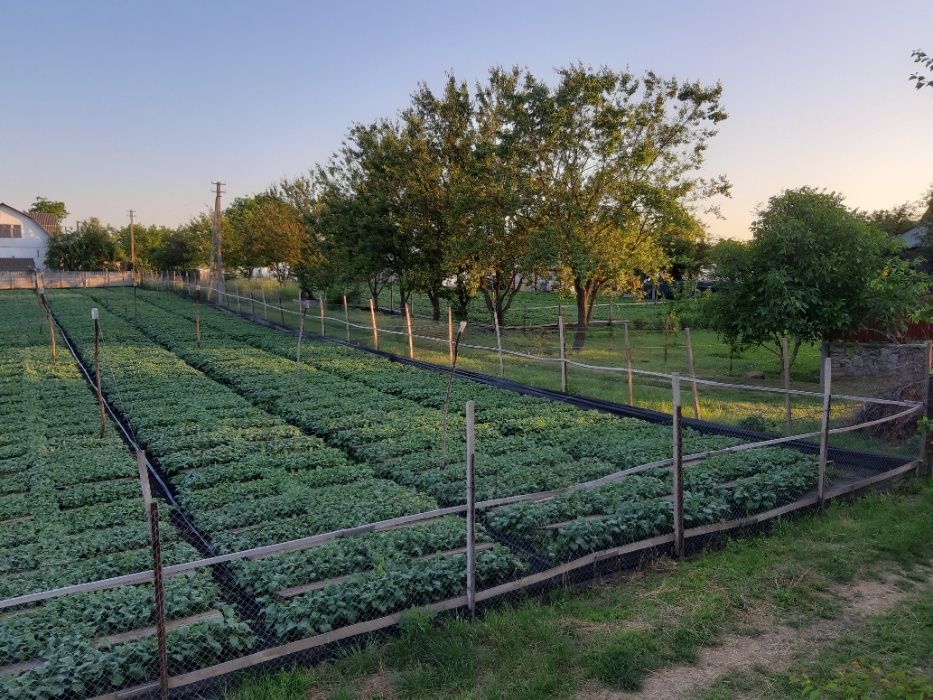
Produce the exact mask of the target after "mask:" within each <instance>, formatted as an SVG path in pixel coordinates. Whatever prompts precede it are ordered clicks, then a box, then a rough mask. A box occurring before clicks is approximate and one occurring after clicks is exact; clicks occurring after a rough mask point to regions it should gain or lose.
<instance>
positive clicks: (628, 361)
mask: <svg viewBox="0 0 933 700" xmlns="http://www.w3.org/2000/svg"><path fill="white" fill-rule="evenodd" d="M622 328H623V329H624V336H625V366H626V367H627V369H628V403H629V405H630V406H634V405H635V381H634V378H633V376H632V346H631V343H630V341H629V336H628V321H623V322H622Z"/></svg>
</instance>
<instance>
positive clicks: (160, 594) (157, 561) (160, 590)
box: [149, 501, 168, 700]
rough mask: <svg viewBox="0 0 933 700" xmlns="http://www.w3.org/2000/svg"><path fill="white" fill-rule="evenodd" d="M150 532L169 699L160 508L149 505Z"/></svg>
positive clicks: (163, 681)
mask: <svg viewBox="0 0 933 700" xmlns="http://www.w3.org/2000/svg"><path fill="white" fill-rule="evenodd" d="M149 531H150V534H151V537H152V572H153V581H154V584H155V585H154V588H155V623H156V640H157V643H158V654H159V692H160V694H161V697H162V698H163V700H167V699H168V642H167V639H166V630H165V583H164V581H163V578H162V547H161V544H160V542H159V506H158V504H157V503H156V502H155V501H152V502H151V503H150V504H149Z"/></svg>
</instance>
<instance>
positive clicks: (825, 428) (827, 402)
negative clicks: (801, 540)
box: [817, 356, 832, 508]
mask: <svg viewBox="0 0 933 700" xmlns="http://www.w3.org/2000/svg"><path fill="white" fill-rule="evenodd" d="M831 385H832V359H831V358H830V357H828V356H827V357H824V358H823V421H822V424H821V426H820V463H819V470H820V473H819V483H818V484H817V496H818V497H819V501H820V508H822V507H823V502H824V492H825V486H826V457H827V454H828V453H829V413H830V410H831V404H832V394H831V393H830V387H831Z"/></svg>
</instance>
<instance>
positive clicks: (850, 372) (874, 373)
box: [830, 343, 927, 380]
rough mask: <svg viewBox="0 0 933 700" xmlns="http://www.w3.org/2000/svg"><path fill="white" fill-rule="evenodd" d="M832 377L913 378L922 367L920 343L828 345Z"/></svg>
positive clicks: (923, 356) (923, 352)
mask: <svg viewBox="0 0 933 700" xmlns="http://www.w3.org/2000/svg"><path fill="white" fill-rule="evenodd" d="M830 356H831V357H832V363H833V376H834V377H879V376H884V377H891V376H902V377H904V378H905V379H908V380H910V379H916V378H918V377H919V376H921V374H922V372H923V367H924V365H925V364H926V359H927V350H926V345H925V344H923V343H908V344H905V345H893V344H891V343H833V344H832V345H831V346H830Z"/></svg>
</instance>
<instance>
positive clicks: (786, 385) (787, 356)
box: [781, 337, 793, 435]
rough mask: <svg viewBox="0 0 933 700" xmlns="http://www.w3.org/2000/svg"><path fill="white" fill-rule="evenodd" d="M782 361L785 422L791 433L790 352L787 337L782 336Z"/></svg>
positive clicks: (789, 433) (788, 431) (788, 432)
mask: <svg viewBox="0 0 933 700" xmlns="http://www.w3.org/2000/svg"><path fill="white" fill-rule="evenodd" d="M781 362H782V364H783V365H784V367H783V370H784V422H785V424H786V430H787V434H788V435H792V434H793V433H791V422H792V416H791V408H790V354H789V353H788V350H787V338H785V337H782V338H781Z"/></svg>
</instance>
